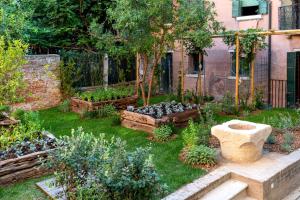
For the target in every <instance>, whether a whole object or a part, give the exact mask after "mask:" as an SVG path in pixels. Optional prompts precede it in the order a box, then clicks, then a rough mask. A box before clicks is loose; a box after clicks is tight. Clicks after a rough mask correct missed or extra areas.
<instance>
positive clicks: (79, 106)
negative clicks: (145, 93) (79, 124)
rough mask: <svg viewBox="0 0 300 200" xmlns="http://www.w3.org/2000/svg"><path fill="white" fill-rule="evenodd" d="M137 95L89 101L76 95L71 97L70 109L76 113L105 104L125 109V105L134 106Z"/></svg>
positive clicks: (96, 108)
mask: <svg viewBox="0 0 300 200" xmlns="http://www.w3.org/2000/svg"><path fill="white" fill-rule="evenodd" d="M137 100H138V96H130V97H125V98H122V99H116V100H109V101H100V102H90V101H84V100H81V99H79V98H77V97H72V98H71V110H72V111H73V112H76V113H83V112H85V111H95V110H98V109H99V108H101V107H103V106H105V105H113V106H115V108H116V109H118V110H125V109H126V108H127V106H136V105H137Z"/></svg>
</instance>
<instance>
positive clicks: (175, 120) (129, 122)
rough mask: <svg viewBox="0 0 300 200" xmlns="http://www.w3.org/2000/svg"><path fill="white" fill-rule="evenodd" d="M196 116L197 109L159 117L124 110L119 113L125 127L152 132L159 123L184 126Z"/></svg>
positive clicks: (197, 113)
mask: <svg viewBox="0 0 300 200" xmlns="http://www.w3.org/2000/svg"><path fill="white" fill-rule="evenodd" d="M198 117H199V111H198V110H197V109H192V110H186V111H183V112H178V113H173V114H170V115H166V116H163V117H162V118H161V119H155V118H154V117H151V116H149V115H144V114H140V113H136V112H131V111H127V110H125V111H122V113H121V124H122V126H123V127H126V128H130V129H133V130H139V131H144V132H147V133H150V134H153V131H154V129H156V128H158V127H160V126H161V125H164V124H168V123H172V124H173V125H174V126H175V127H179V128H180V127H186V126H187V124H188V121H189V120H190V119H196V118H198Z"/></svg>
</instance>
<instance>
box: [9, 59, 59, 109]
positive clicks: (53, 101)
mask: <svg viewBox="0 0 300 200" xmlns="http://www.w3.org/2000/svg"><path fill="white" fill-rule="evenodd" d="M26 59H27V61H28V63H27V64H26V65H25V66H24V67H23V71H24V79H25V83H26V89H25V91H23V93H24V98H25V99H24V102H23V103H18V104H15V105H14V107H17V108H23V109H25V110H38V109H45V108H50V107H54V106H57V105H59V104H60V101H61V98H62V96H61V92H60V79H59V63H60V56H59V55H54V54H49V55H29V56H26Z"/></svg>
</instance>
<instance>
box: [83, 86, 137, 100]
mask: <svg viewBox="0 0 300 200" xmlns="http://www.w3.org/2000/svg"><path fill="white" fill-rule="evenodd" d="M134 89H135V88H134V87H133V86H127V87H116V88H112V87H111V88H107V89H99V90H96V91H87V92H83V93H78V94H77V97H79V98H80V99H82V100H84V101H90V102H99V101H108V100H117V99H121V98H125V97H128V96H133V95H134V94H135V90H134Z"/></svg>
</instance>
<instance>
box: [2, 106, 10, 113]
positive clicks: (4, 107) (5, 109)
mask: <svg viewBox="0 0 300 200" xmlns="http://www.w3.org/2000/svg"><path fill="white" fill-rule="evenodd" d="M10 110H11V108H10V106H7V105H2V106H1V105H0V112H10Z"/></svg>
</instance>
